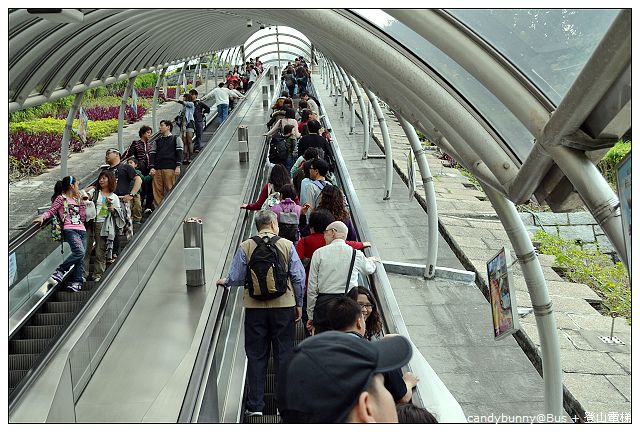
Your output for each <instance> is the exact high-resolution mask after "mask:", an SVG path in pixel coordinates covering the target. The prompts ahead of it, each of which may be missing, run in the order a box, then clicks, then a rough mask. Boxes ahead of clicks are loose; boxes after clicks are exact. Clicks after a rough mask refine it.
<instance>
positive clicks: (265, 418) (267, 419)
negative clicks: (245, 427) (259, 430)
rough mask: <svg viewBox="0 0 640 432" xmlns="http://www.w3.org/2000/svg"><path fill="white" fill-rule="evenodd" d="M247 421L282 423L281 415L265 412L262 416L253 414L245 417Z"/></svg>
mask: <svg viewBox="0 0 640 432" xmlns="http://www.w3.org/2000/svg"><path fill="white" fill-rule="evenodd" d="M244 422H245V423H253V424H256V423H258V424H271V423H280V416H277V415H269V414H265V415H262V416H252V417H247V416H245V417H244Z"/></svg>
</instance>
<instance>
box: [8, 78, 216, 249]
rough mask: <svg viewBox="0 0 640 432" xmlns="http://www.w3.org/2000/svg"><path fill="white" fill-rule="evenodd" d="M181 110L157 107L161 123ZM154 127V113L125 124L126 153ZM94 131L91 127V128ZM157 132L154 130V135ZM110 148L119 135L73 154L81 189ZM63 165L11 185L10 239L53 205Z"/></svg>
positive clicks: (201, 88)
mask: <svg viewBox="0 0 640 432" xmlns="http://www.w3.org/2000/svg"><path fill="white" fill-rule="evenodd" d="M213 87H214V86H213V78H211V79H210V80H209V90H210V91H211V90H213ZM204 88H205V86H204V84H203V85H201V86H199V87H196V89H197V90H198V92H199V94H200V95H202V96H204ZM181 109H182V105H180V104H178V103H176V102H166V103H163V104H161V105H158V108H157V110H156V116H157V119H158V121H160V120H163V119H166V118H169V119H172V118H174V117H175V116H176V115H178V113H179V112H180V110H181ZM144 124H146V125H149V126H151V109H149V110H148V111H147V112H146V113H145V115H144V116H142V118H141V119H140V120H138V121H137V122H135V123H131V124H125V126H124V128H123V133H122V141H123V143H124V146H125V149H126V148H127V147H128V145H129V144H130V143H131V141H133V140H135V139H138V138H139V137H138V130H139V129H140V126H142V125H144ZM89 127H91V124H89ZM155 132H156V131H155V130H154V133H155ZM109 147H116V148H117V147H118V133H117V132H116V133H113V134H111V135H109V136H108V137H106V138H104V139H103V140H101V141H98V142H97V143H95V144H94V145H92V146H91V147H87V148H85V149H84V150H83V151H82V152H81V153H71V154H70V155H69V159H68V161H67V169H68V172H69V174H71V175H73V176H77V177H78V178H79V179H80V185H81V186H85V185H86V184H87V182H88V181H90V180H91V177H92V176H93V175H95V173H96V171H97V169H98V168H99V167H100V165H104V163H105V162H104V153H105V151H106V150H107V149H108V148H109ZM60 178H61V174H60V165H58V166H56V167H53V168H50V169H48V170H47V171H46V172H44V173H42V174H40V175H38V176H36V177H32V178H29V179H26V180H21V181H19V182H16V183H13V184H10V185H9V238H12V237H14V236H15V235H16V234H17V233H18V232H20V231H22V230H23V229H24V227H25V226H29V224H30V223H31V221H32V220H33V218H35V216H36V209H37V208H38V207H43V206H47V205H49V204H50V202H51V194H52V193H53V186H54V185H55V183H56V181H58V180H60Z"/></svg>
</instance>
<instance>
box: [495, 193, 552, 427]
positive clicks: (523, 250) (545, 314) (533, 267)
mask: <svg viewBox="0 0 640 432" xmlns="http://www.w3.org/2000/svg"><path fill="white" fill-rule="evenodd" d="M483 189H484V191H485V193H486V195H487V197H488V198H489V200H490V201H491V203H492V204H493V208H494V209H495V210H496V213H497V214H498V217H499V218H500V221H501V222H502V226H503V227H504V229H505V231H506V232H507V235H508V236H509V240H510V241H511V245H512V246H513V248H514V251H515V253H516V257H518V262H519V263H520V267H521V269H522V273H523V275H524V279H525V281H526V283H527V289H528V290H529V296H530V297H531V304H532V305H533V311H534V313H535V317H536V324H537V327H538V334H539V336H540V348H541V351H542V372H543V379H544V402H545V410H546V412H547V414H553V415H554V416H556V418H557V417H560V416H561V415H562V413H563V408H562V368H561V364H560V342H559V340H558V330H557V326H556V319H555V316H554V315H553V307H552V304H551V299H550V297H549V291H548V290H547V284H546V282H545V280H544V274H543V273H542V267H541V266H540V262H539V261H538V257H537V255H536V252H535V250H534V249H533V244H532V243H531V240H530V239H529V235H528V234H527V231H526V229H525V227H524V224H523V223H522V219H520V216H519V215H518V212H517V210H516V207H515V206H514V205H513V203H512V202H511V201H509V200H507V199H506V198H505V197H504V196H502V195H501V194H499V193H498V192H496V191H494V190H493V189H492V188H491V187H488V186H487V187H484V188H483Z"/></svg>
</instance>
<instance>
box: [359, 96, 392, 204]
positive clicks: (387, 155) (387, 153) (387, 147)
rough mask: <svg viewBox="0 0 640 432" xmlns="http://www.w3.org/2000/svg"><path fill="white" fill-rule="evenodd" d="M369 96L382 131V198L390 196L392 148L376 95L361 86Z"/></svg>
mask: <svg viewBox="0 0 640 432" xmlns="http://www.w3.org/2000/svg"><path fill="white" fill-rule="evenodd" d="M362 88H363V89H364V91H365V93H366V94H367V97H368V98H369V104H370V105H371V106H372V107H373V110H372V111H375V113H376V116H377V117H378V124H379V125H380V131H381V132H382V141H383V143H384V161H385V174H386V176H385V183H384V184H385V186H384V189H385V191H384V197H383V198H382V199H383V200H388V199H390V198H391V188H392V187H393V150H392V149H391V138H390V137H389V128H387V121H386V120H385V118H384V114H383V113H382V110H381V109H380V104H379V103H378V97H377V96H376V95H374V94H373V92H371V90H369V89H368V88H366V87H362Z"/></svg>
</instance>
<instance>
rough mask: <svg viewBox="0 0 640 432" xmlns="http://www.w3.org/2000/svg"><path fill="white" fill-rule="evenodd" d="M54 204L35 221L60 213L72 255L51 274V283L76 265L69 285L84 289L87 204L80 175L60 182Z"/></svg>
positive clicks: (74, 289)
mask: <svg viewBox="0 0 640 432" xmlns="http://www.w3.org/2000/svg"><path fill="white" fill-rule="evenodd" d="M51 200H52V204H51V207H49V210H47V211H45V212H44V213H43V214H41V215H40V216H38V217H37V218H35V219H34V221H33V223H37V224H40V225H42V223H43V222H44V221H45V220H47V219H49V218H51V217H52V216H54V215H56V216H57V218H58V220H59V221H60V225H61V226H62V239H63V241H66V242H67V243H68V244H69V247H70V248H71V255H70V256H69V257H68V258H67V259H66V260H64V262H63V263H62V264H60V266H58V268H57V269H56V271H55V272H54V273H53V274H52V275H51V277H50V278H49V283H50V284H51V285H56V284H58V283H59V282H60V281H62V277H63V276H64V273H65V272H67V271H68V270H69V269H70V268H71V266H73V274H72V276H71V283H70V285H69V289H71V290H72V291H75V292H78V291H80V290H81V289H82V269H83V259H84V254H85V250H86V247H87V239H86V229H85V227H84V222H85V220H86V206H85V203H84V201H83V200H82V199H81V198H80V191H79V190H78V179H77V178H75V177H73V176H67V177H65V178H63V179H62V180H60V181H58V182H56V185H55V187H54V193H53V196H52V197H51Z"/></svg>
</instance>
